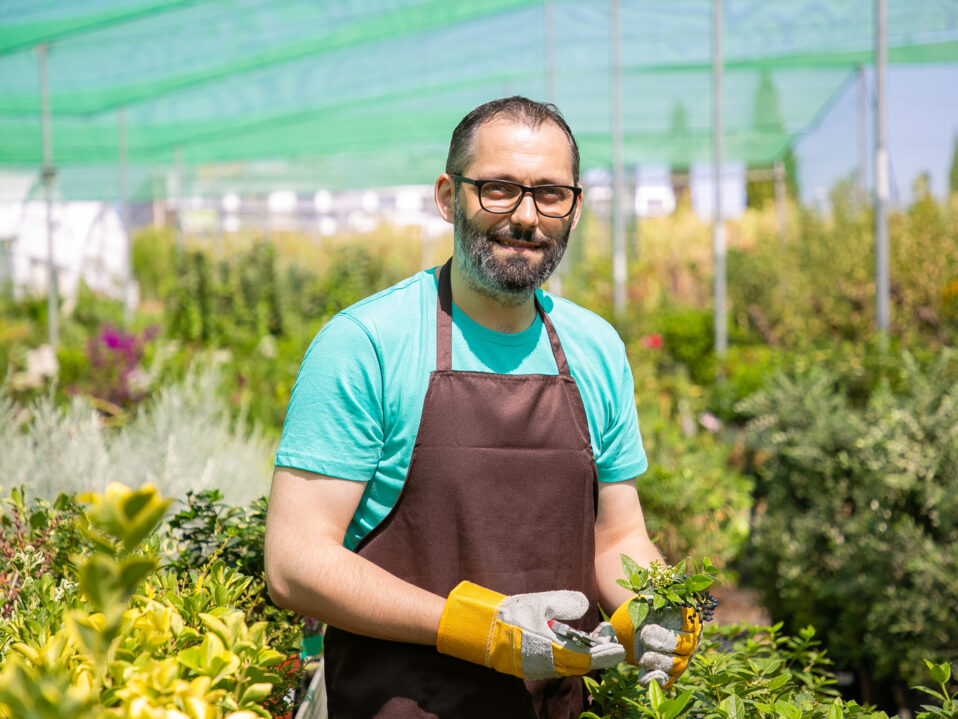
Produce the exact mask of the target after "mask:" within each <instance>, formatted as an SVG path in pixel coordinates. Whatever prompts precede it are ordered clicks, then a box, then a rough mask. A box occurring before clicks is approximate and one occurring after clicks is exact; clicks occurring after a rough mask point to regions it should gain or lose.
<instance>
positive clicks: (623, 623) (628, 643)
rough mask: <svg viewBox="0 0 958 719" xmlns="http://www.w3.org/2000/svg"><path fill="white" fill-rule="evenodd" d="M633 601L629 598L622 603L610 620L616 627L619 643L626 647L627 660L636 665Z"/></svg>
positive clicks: (614, 627)
mask: <svg viewBox="0 0 958 719" xmlns="http://www.w3.org/2000/svg"><path fill="white" fill-rule="evenodd" d="M631 601H632V600H631V599H628V600H626V601H625V602H623V603H622V604H620V605H619V608H618V609H616V610H615V611H614V612H613V613H612V616H611V617H609V622H610V623H611V624H612V628H613V629H615V638H616V639H618V640H619V644H621V645H622V646H623V647H625V661H627V662H628V663H629V664H632V665H633V666H634V665H635V664H636V660H635V625H633V624H632V617H630V616H629V602H631Z"/></svg>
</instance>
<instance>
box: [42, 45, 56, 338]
mask: <svg viewBox="0 0 958 719" xmlns="http://www.w3.org/2000/svg"><path fill="white" fill-rule="evenodd" d="M36 49H37V57H38V58H39V63H40V102H41V117H42V123H43V170H42V172H41V175H42V178H43V189H44V197H45V200H46V211H47V338H48V341H49V343H50V346H51V347H53V348H54V349H56V347H57V345H58V344H59V342H60V324H59V319H60V317H59V314H60V292H59V289H58V287H57V284H58V282H57V265H56V256H55V252H54V242H53V229H54V228H53V183H54V181H55V180H56V176H57V171H56V168H55V167H54V166H53V130H52V126H51V120H50V84H49V81H48V78H47V51H48V47H47V44H46V43H45V42H41V43H40V44H39V45H37V48H36Z"/></svg>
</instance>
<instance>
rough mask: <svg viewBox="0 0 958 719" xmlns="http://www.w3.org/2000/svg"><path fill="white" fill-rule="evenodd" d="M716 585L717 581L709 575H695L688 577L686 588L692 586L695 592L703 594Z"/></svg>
mask: <svg viewBox="0 0 958 719" xmlns="http://www.w3.org/2000/svg"><path fill="white" fill-rule="evenodd" d="M713 584H715V580H714V579H712V577H710V576H708V575H707V574H693V575H692V576H691V577H686V586H691V589H692V591H693V592H702V591H705V590H706V589H708V588H709V587H711V586H712V585H713Z"/></svg>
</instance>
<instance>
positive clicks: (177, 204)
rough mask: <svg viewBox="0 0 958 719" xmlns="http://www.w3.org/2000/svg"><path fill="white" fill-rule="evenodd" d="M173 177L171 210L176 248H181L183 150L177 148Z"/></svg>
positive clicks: (183, 241)
mask: <svg viewBox="0 0 958 719" xmlns="http://www.w3.org/2000/svg"><path fill="white" fill-rule="evenodd" d="M173 165H174V170H173V172H174V176H175V178H176V182H175V183H174V189H173V208H174V212H175V215H174V216H175V218H176V246H177V247H183V245H184V244H186V243H185V240H184V237H183V218H182V217H181V214H182V211H183V148H182V147H180V146H177V147H176V148H175V149H174V150H173Z"/></svg>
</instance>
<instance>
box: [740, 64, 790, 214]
mask: <svg viewBox="0 0 958 719" xmlns="http://www.w3.org/2000/svg"><path fill="white" fill-rule="evenodd" d="M752 132H753V133H754V135H755V141H756V142H757V143H758V144H759V146H762V145H765V146H767V147H768V148H770V149H775V148H777V147H780V146H781V144H782V143H783V142H785V141H786V140H787V139H788V132H787V131H786V130H785V121H784V120H783V119H782V111H781V106H780V104H779V101H778V90H777V89H776V88H775V82H774V81H773V80H772V76H771V74H770V73H769V72H768V70H763V71H762V74H761V76H760V78H759V82H758V89H757V90H756V91H755V105H754V109H753V112H752ZM782 160H783V162H784V163H785V188H786V192H787V194H788V196H789V197H791V198H795V197H797V196H798V160H797V159H796V157H795V153H794V152H792V148H791V145H789V147H788V149H787V150H786V151H785V154H784V155H782ZM754 169H766V170H767V169H770V168H768V167H760V168H754ZM745 190H746V194H747V198H748V206H749V207H755V208H761V207H763V206H764V205H765V203H766V202H767V201H770V200H774V199H775V182H774V180H771V179H761V180H753V181H747V182H746V185H745Z"/></svg>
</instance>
